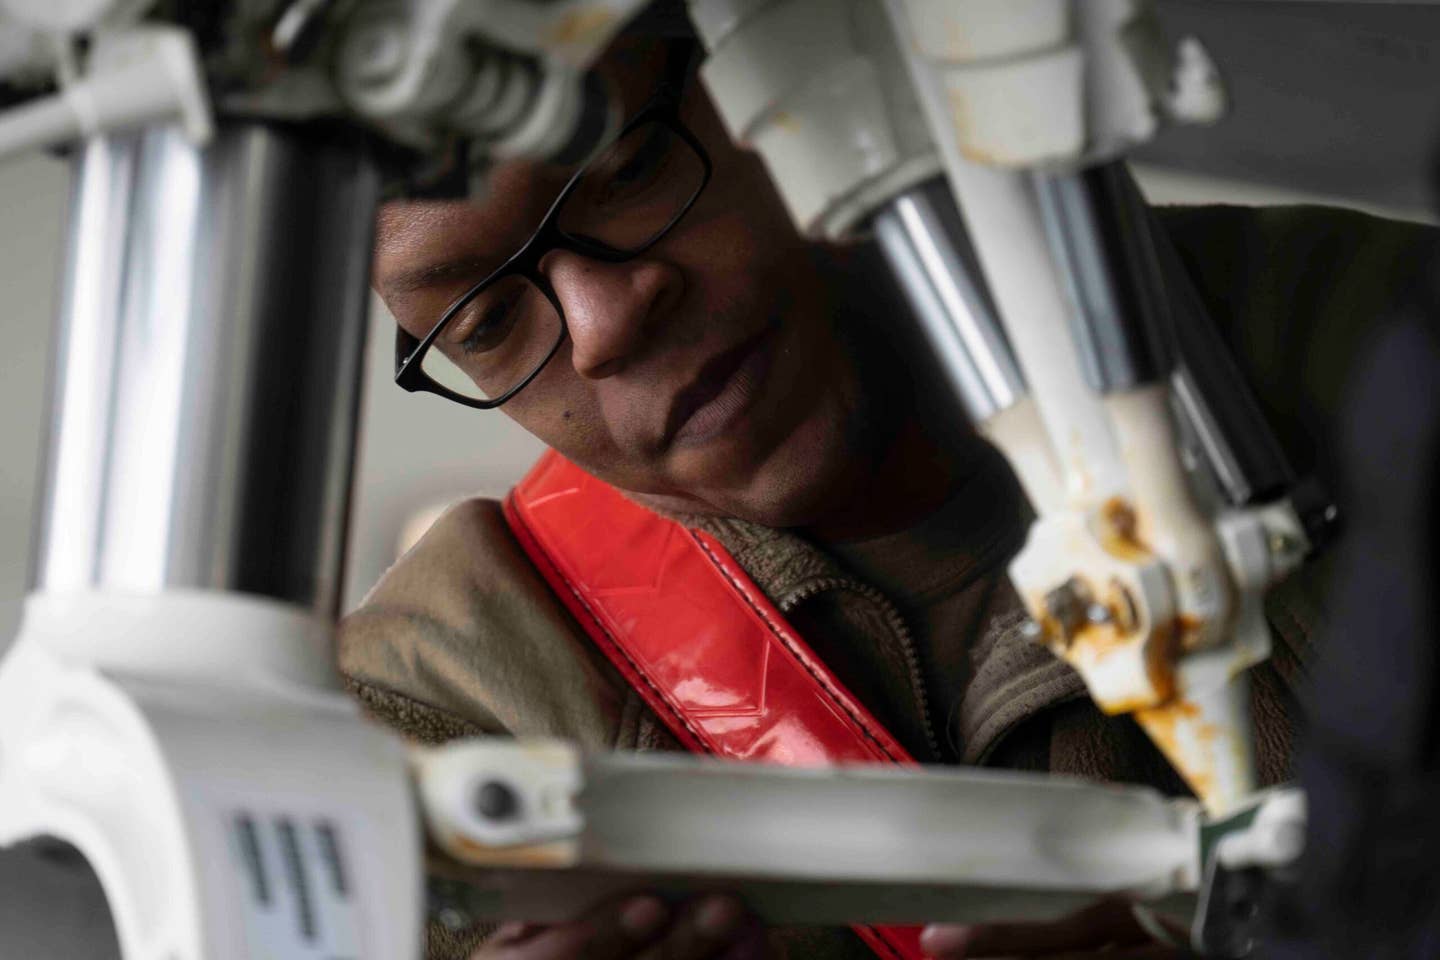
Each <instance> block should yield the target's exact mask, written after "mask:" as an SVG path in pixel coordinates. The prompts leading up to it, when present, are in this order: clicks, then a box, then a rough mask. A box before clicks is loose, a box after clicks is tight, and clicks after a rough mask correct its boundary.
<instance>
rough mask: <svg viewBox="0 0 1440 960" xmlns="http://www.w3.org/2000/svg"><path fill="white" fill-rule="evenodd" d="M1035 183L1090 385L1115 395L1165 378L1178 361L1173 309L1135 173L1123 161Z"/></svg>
mask: <svg viewBox="0 0 1440 960" xmlns="http://www.w3.org/2000/svg"><path fill="white" fill-rule="evenodd" d="M1034 182H1035V190H1036V195H1037V197H1038V198H1039V201H1040V212H1041V215H1042V216H1043V218H1044V222H1045V235H1046V239H1047V241H1048V242H1049V245H1050V249H1051V251H1052V252H1053V254H1054V256H1055V262H1056V264H1057V265H1058V266H1059V267H1060V271H1061V274H1062V276H1063V277H1064V279H1065V283H1066V287H1067V289H1068V292H1069V295H1070V299H1071V301H1072V309H1071V311H1070V316H1071V329H1072V331H1073V335H1074V337H1075V344H1076V346H1077V347H1078V348H1079V351H1080V359H1081V363H1082V364H1083V365H1084V368H1085V379H1086V382H1087V383H1089V384H1090V386H1091V387H1092V388H1094V389H1095V390H1097V391H1099V392H1101V393H1111V392H1113V391H1117V390H1129V389H1132V388H1134V387H1137V386H1139V385H1141V384H1145V383H1153V382H1155V381H1156V380H1158V379H1161V378H1162V377H1163V376H1164V375H1165V374H1167V373H1168V372H1169V370H1170V367H1171V365H1172V362H1173V361H1172V359H1171V357H1170V354H1169V349H1168V348H1169V343H1168V340H1167V339H1166V336H1165V331H1166V329H1167V328H1168V327H1169V324H1170V321H1169V319H1168V310H1169V307H1168V304H1167V302H1166V297H1165V287H1164V283H1163V281H1162V280H1161V277H1160V269H1159V267H1158V265H1157V264H1156V261H1155V253H1154V250H1153V241H1152V240H1151V237H1150V219H1149V210H1148V208H1147V207H1146V206H1145V201H1144V200H1143V198H1141V197H1140V194H1139V191H1138V190H1136V189H1135V187H1134V184H1133V182H1132V181H1131V178H1130V172H1129V170H1128V169H1126V167H1125V165H1124V164H1123V163H1121V162H1118V161H1117V162H1113V163H1107V164H1101V165H1100V166H1096V167H1090V168H1088V169H1085V170H1080V171H1077V172H1073V173H1069V172H1067V173H1041V174H1036V175H1035V179H1034Z"/></svg>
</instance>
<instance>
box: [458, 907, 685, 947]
mask: <svg viewBox="0 0 1440 960" xmlns="http://www.w3.org/2000/svg"><path fill="white" fill-rule="evenodd" d="M669 920H670V910H669V908H667V907H666V906H665V904H664V903H663V902H662V901H661V900H660V898H658V897H654V896H650V895H648V894H646V895H641V896H638V897H631V898H629V899H627V900H624V901H622V902H620V903H618V904H616V903H607V904H604V905H602V906H600V907H597V908H596V909H594V910H592V911H591V912H590V913H588V914H586V915H585V916H584V917H582V918H581V919H579V920H576V921H573V922H571V923H561V924H556V925H554V926H551V927H547V928H546V929H544V930H543V931H541V932H539V933H537V934H534V935H532V936H530V937H529V938H527V939H524V940H521V941H519V942H511V943H507V944H497V945H496V948H495V949H494V950H493V951H489V952H487V953H486V954H485V955H486V956H494V957H495V958H496V960H580V958H582V957H583V958H584V960H622V958H627V957H631V956H633V955H634V954H635V953H636V952H637V951H638V950H639V949H640V948H642V947H643V946H645V945H646V944H648V943H650V942H651V941H653V940H654V939H655V938H656V937H657V936H659V935H660V934H661V933H662V932H663V931H664V929H665V927H666V924H667V923H668V922H669Z"/></svg>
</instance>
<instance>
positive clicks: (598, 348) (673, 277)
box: [541, 250, 685, 380]
mask: <svg viewBox="0 0 1440 960" xmlns="http://www.w3.org/2000/svg"><path fill="white" fill-rule="evenodd" d="M541 269H542V270H543V271H544V272H545V276H546V277H547V278H548V279H549V281H550V285H551V287H552V288H553V289H554V290H555V296H556V297H557V298H558V299H559V301H560V306H561V309H563V310H564V311H565V324H566V326H567V328H568V329H569V332H570V356H571V362H572V363H573V364H574V366H575V370H576V372H577V373H579V374H580V375H581V376H583V377H588V378H590V379H597V380H598V379H601V378H603V377H609V376H614V375H615V374H617V373H619V372H620V371H621V370H623V369H625V367H626V366H627V365H628V364H630V363H633V362H634V361H635V359H636V358H637V357H639V356H640V355H642V354H643V353H644V352H645V351H646V349H647V348H649V346H650V345H651V344H652V343H653V342H654V339H655V336H656V334H657V333H658V330H659V328H660V327H661V326H662V325H663V324H664V321H665V318H666V316H667V315H668V314H669V313H670V312H671V311H672V310H673V309H674V307H675V305H676V303H677V302H678V301H679V299H680V296H681V294H682V292H683V291H684V288H685V280H684V277H683V276H682V274H681V273H680V271H679V269H677V268H676V267H675V266H673V265H671V264H668V263H665V262H664V261H661V260H653V259H649V258H644V257H642V258H639V259H635V260H627V261H625V262H624V263H605V262H602V261H599V260H592V259H590V258H589V257H584V256H581V255H579V254H577V253H573V252H571V251H568V250H557V251H555V252H554V253H552V254H550V255H549V256H547V257H546V258H545V261H544V263H543V264H542V266H541Z"/></svg>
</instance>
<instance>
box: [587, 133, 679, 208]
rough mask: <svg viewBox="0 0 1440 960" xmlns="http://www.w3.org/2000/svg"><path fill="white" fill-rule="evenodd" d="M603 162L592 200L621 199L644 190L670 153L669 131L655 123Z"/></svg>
mask: <svg viewBox="0 0 1440 960" xmlns="http://www.w3.org/2000/svg"><path fill="white" fill-rule="evenodd" d="M635 139H638V140H639V142H637V143H634V144H630V143H628V142H627V143H626V144H625V145H624V146H626V147H629V148H630V149H627V150H625V151H624V153H623V154H621V155H618V156H615V157H613V158H612V159H610V162H607V163H606V164H605V175H604V176H603V177H602V178H601V181H600V183H599V184H597V189H596V190H595V191H594V202H595V203H597V204H600V205H602V206H604V205H609V204H615V203H623V202H625V201H627V200H629V199H631V198H632V197H634V196H636V195H638V194H641V193H643V192H644V191H645V190H646V189H648V188H649V187H650V186H651V185H652V184H654V183H656V182H657V181H659V180H660V178H661V177H662V176H663V175H664V172H665V168H666V165H667V164H666V162H665V161H666V159H667V158H668V157H669V155H670V133H669V131H668V130H666V129H665V128H664V127H661V126H660V125H658V124H657V125H655V127H654V128H653V129H652V130H651V131H650V132H649V134H648V135H646V136H644V137H643V138H635Z"/></svg>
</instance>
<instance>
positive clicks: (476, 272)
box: [380, 257, 495, 294]
mask: <svg viewBox="0 0 1440 960" xmlns="http://www.w3.org/2000/svg"><path fill="white" fill-rule="evenodd" d="M493 269H495V267H494V266H490V267H488V268H487V267H486V261H484V260H480V259H478V258H476V257H456V258H454V259H451V260H441V261H439V262H438V263H428V264H426V265H425V266H423V267H416V268H415V269H413V270H406V271H403V272H401V273H398V274H396V275H395V276H393V277H387V278H385V279H384V280H383V281H381V283H380V286H381V287H382V288H384V290H385V292H386V293H389V294H405V293H415V292H416V291H418V290H424V289H426V288H428V287H434V286H439V285H440V284H442V283H449V282H451V281H453V280H460V279H464V278H466V277H474V278H475V280H476V281H479V280H482V279H484V278H485V276H486V275H487V274H488V273H489V272H490V271H491V270H493Z"/></svg>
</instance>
